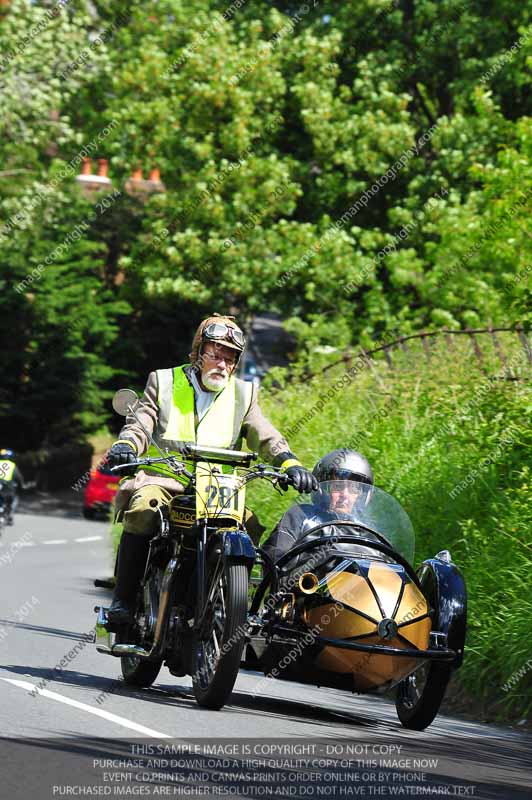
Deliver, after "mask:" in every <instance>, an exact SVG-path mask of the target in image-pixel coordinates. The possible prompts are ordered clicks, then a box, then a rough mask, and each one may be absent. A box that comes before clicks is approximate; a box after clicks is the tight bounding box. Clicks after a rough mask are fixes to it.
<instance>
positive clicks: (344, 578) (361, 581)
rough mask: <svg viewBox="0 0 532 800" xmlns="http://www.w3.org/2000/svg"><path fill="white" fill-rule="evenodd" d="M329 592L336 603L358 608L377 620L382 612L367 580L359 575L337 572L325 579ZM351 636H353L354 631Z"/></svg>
mask: <svg viewBox="0 0 532 800" xmlns="http://www.w3.org/2000/svg"><path fill="white" fill-rule="evenodd" d="M327 588H328V590H329V594H330V595H331V597H332V598H333V600H336V601H337V602H338V603H342V604H343V605H346V606H351V608H360V609H361V610H362V611H363V612H364V614H367V616H368V617H371V618H372V619H374V620H376V622H379V621H380V620H381V619H382V614H381V613H380V611H379V606H378V605H377V601H376V600H375V596H374V594H373V592H372V591H371V589H370V587H369V585H368V582H367V581H366V579H365V578H363V577H362V576H361V575H352V574H351V573H350V572H337V573H335V574H334V575H333V576H332V577H331V578H329V579H328V581H327ZM351 636H355V634H354V633H352V634H351Z"/></svg>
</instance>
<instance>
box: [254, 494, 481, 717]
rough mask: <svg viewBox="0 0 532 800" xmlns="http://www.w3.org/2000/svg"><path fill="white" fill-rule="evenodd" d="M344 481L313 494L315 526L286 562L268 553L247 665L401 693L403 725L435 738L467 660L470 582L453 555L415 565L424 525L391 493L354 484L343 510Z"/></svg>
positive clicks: (295, 677) (310, 512)
mask: <svg viewBox="0 0 532 800" xmlns="http://www.w3.org/2000/svg"><path fill="white" fill-rule="evenodd" d="M337 483H343V482H338V481H336V482H323V483H321V484H320V487H319V491H318V492H315V493H313V494H312V495H311V503H310V504H309V505H307V506H305V515H306V516H308V518H309V519H312V520H314V522H313V523H312V524H311V526H310V528H309V529H308V530H307V531H304V535H303V536H302V537H301V538H300V539H299V540H298V541H297V543H296V545H295V546H294V547H293V548H292V549H291V550H289V551H288V552H286V553H285V554H284V555H283V556H282V557H281V558H280V559H279V560H278V561H277V562H276V563H273V562H272V561H271V560H270V559H269V558H268V556H267V553H264V552H263V551H261V550H260V549H259V553H260V554H261V565H260V566H261V569H262V576H263V577H262V579H261V580H260V582H259V583H258V586H257V587H256V590H255V592H254V596H253V599H252V602H251V607H250V618H249V620H250V641H249V643H248V645H247V647H246V651H245V659H244V662H243V667H244V668H248V669H253V670H257V669H259V670H262V671H263V672H264V673H265V674H266V675H268V676H269V677H275V678H279V679H285V680H292V681H298V682H302V683H308V684H315V685H317V686H328V687H334V688H341V689H347V690H349V691H351V692H358V693H369V692H374V693H384V692H386V691H388V690H390V689H392V688H395V690H396V709H397V714H398V717H399V719H400V721H401V723H402V724H403V725H404V726H405V727H406V728H412V729H415V730H423V729H424V728H426V727H427V726H428V725H430V723H431V722H432V721H433V719H434V718H435V716H436V714H437V713H438V710H439V708H440V705H441V702H442V699H443V696H444V693H445V690H446V687H447V684H448V681H449V678H450V676H451V674H452V672H453V671H454V670H456V669H458V668H459V667H460V665H461V663H462V660H463V655H464V642H465V633H466V606H467V597H466V587H465V583H464V580H463V578H462V575H461V574H460V571H459V569H458V567H457V566H456V565H455V564H453V563H452V560H451V556H450V553H449V552H448V551H447V550H442V551H441V552H439V553H438V554H437V555H436V556H435V557H434V558H431V559H428V560H426V561H424V562H423V563H422V564H421V566H420V567H419V568H418V570H417V571H415V570H414V569H413V567H412V566H411V563H412V561H413V558H414V531H413V528H412V524H411V522H410V519H409V518H408V515H407V514H406V512H405V511H404V509H403V508H402V507H401V506H400V504H399V503H398V502H397V500H395V499H394V498H393V497H391V496H390V495H389V494H387V493H386V492H385V491H383V490H382V489H379V488H377V487H374V486H368V485H367V484H363V483H357V482H356V481H350V482H349V483H350V485H351V490H352V492H353V498H356V499H354V501H353V505H352V508H351V510H350V511H349V512H348V513H342V514H335V513H334V512H332V511H331V510H330V498H331V490H332V489H333V488H334V486H333V484H337ZM336 491H338V487H337V486H336ZM298 502H301V503H307V504H308V503H309V499H308V496H307V497H304V498H300V499H299V500H298ZM320 516H321V519H324V520H325V521H323V522H321V521H319V520H320ZM316 520H317V522H316ZM258 566H259V565H257V567H258ZM257 567H256V569H257Z"/></svg>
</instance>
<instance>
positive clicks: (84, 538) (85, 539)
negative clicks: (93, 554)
mask: <svg viewBox="0 0 532 800" xmlns="http://www.w3.org/2000/svg"><path fill="white" fill-rule="evenodd" d="M100 539H103V536H82V537H81V538H79V539H74V541H75V542H97V541H99V540H100Z"/></svg>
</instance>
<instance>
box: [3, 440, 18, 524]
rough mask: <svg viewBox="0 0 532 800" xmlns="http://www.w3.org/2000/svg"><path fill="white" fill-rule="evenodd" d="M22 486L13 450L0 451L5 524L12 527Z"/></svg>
mask: <svg viewBox="0 0 532 800" xmlns="http://www.w3.org/2000/svg"><path fill="white" fill-rule="evenodd" d="M23 486H24V478H23V477H22V472H21V471H20V469H19V468H18V467H17V464H16V462H15V454H14V452H13V450H10V449H9V448H5V449H3V450H0V491H1V492H2V495H3V496H4V498H5V501H6V510H7V524H8V525H13V514H14V513H15V511H16V508H17V505H18V496H17V492H18V490H19V489H21V488H22V487H23Z"/></svg>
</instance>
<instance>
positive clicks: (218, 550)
mask: <svg viewBox="0 0 532 800" xmlns="http://www.w3.org/2000/svg"><path fill="white" fill-rule="evenodd" d="M198 534H199V535H198V539H197V547H196V575H197V585H196V612H195V614H194V626H193V627H194V630H195V631H200V630H201V628H202V626H203V623H204V620H205V615H206V614H207V611H208V602H207V601H208V600H209V595H210V594H211V592H210V590H211V589H212V588H213V585H214V584H215V583H216V582H217V581H218V580H219V579H220V575H221V574H222V572H223V567H224V564H225V563H226V561H227V560H230V561H238V562H241V563H245V564H246V566H247V567H248V571H249V572H251V568H252V567H253V564H254V563H255V559H256V557H257V552H256V550H255V548H254V546H253V543H252V541H251V539H250V537H249V536H248V534H247V533H246V532H245V531H241V530H238V529H234V530H225V531H223V533H220V534H217V533H215V534H214V536H216V538H217V541H216V544H215V550H214V555H215V556H216V559H212V561H213V569H210V570H207V556H208V553H207V519H204V520H202V525H201V527H200V529H199V531H198ZM211 552H212V551H211ZM209 560H210V559H209ZM207 580H208V581H209V585H208V586H207Z"/></svg>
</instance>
